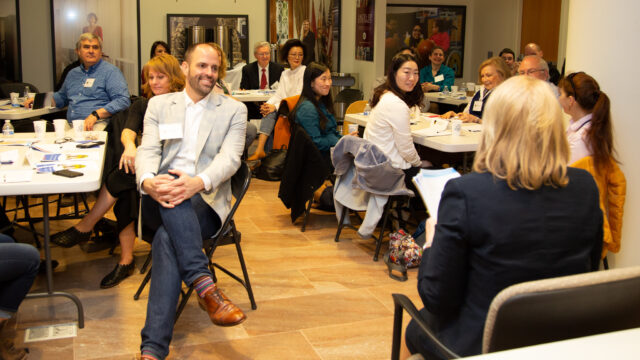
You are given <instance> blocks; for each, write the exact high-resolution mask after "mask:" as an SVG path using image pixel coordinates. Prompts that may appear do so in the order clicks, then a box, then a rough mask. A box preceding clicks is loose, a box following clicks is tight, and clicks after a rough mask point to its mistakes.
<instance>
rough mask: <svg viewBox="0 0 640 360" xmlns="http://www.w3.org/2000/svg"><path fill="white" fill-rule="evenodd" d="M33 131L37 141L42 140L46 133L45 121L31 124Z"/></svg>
mask: <svg viewBox="0 0 640 360" xmlns="http://www.w3.org/2000/svg"><path fill="white" fill-rule="evenodd" d="M33 131H34V132H35V133H36V138H38V139H39V140H42V139H44V135H45V134H46V132H47V121H46V120H36V121H34V122H33Z"/></svg>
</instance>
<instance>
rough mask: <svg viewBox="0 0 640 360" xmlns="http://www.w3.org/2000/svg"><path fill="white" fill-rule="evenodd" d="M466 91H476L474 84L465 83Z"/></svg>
mask: <svg viewBox="0 0 640 360" xmlns="http://www.w3.org/2000/svg"><path fill="white" fill-rule="evenodd" d="M467 90H468V91H475V90H476V83H472V82H470V83H467Z"/></svg>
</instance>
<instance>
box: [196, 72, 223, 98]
mask: <svg viewBox="0 0 640 360" xmlns="http://www.w3.org/2000/svg"><path fill="white" fill-rule="evenodd" d="M203 79H210V80H211V86H210V87H208V86H204V85H200V80H203ZM216 80H217V79H216V78H215V77H213V76H207V75H204V74H200V75H198V76H189V85H190V86H191V89H193V91H195V92H196V93H197V94H198V95H200V96H203V97H204V96H207V95H209V93H210V92H211V90H213V87H214V86H215V84H216Z"/></svg>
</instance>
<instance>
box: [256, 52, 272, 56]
mask: <svg viewBox="0 0 640 360" xmlns="http://www.w3.org/2000/svg"><path fill="white" fill-rule="evenodd" d="M256 56H269V53H268V52H260V53H256Z"/></svg>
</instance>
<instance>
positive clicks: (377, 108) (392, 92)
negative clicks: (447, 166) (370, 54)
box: [364, 54, 430, 189]
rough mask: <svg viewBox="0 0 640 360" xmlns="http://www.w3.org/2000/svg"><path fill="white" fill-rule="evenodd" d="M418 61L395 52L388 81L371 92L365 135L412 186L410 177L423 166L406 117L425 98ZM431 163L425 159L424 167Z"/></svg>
mask: <svg viewBox="0 0 640 360" xmlns="http://www.w3.org/2000/svg"><path fill="white" fill-rule="evenodd" d="M418 80H420V72H419V69H418V63H417V60H416V58H415V57H414V56H413V55H407V54H398V55H396V56H394V57H393V59H392V60H391V65H390V67H389V72H388V73H387V81H386V82H385V83H384V84H382V85H380V86H378V87H377V88H376V89H375V90H374V93H373V99H372V100H371V105H372V106H373V109H372V111H371V119H370V120H369V122H368V123H367V127H366V128H365V130H364V138H365V139H367V140H369V141H371V142H372V143H373V144H376V145H377V146H378V147H379V148H380V149H381V150H382V151H383V152H384V153H385V154H386V155H387V156H388V157H389V159H390V160H391V165H392V166H393V167H395V168H398V169H402V170H404V172H405V184H407V187H408V188H410V189H411V188H413V185H412V184H411V178H412V177H413V176H415V175H416V174H417V173H418V171H419V170H420V166H421V165H423V161H421V160H420V156H418V152H417V151H416V148H415V146H414V145H413V137H412V136H411V128H410V123H409V117H410V114H411V108H413V107H414V106H419V105H420V103H421V102H422V98H423V97H424V93H423V92H422V89H421V88H420V86H416V85H417V84H418ZM428 165H430V163H429V162H428V161H424V166H428Z"/></svg>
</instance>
